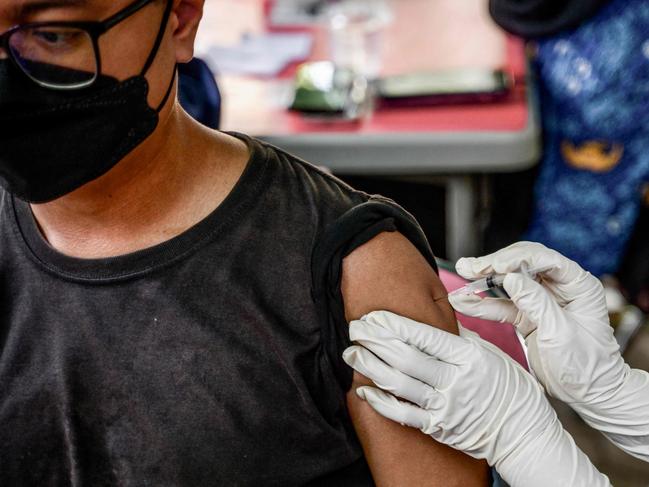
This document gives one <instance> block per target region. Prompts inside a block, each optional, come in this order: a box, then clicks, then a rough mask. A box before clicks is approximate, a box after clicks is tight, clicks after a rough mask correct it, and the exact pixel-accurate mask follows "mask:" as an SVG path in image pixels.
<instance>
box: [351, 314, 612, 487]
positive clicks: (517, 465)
mask: <svg viewBox="0 0 649 487" xmlns="http://www.w3.org/2000/svg"><path fill="white" fill-rule="evenodd" d="M460 331H461V335H462V336H459V337H458V336H455V335H452V334H450V333H446V332H444V331H442V330H439V329H437V328H432V327H430V326H427V325H423V324H421V323H417V322H414V321H412V320H409V319H407V318H403V317H400V316H397V315H394V314H392V313H389V312H374V313H371V314H369V315H368V316H366V317H364V318H363V319H362V320H359V321H354V322H352V323H351V324H350V337H351V339H352V340H353V341H355V342H356V343H358V344H359V345H362V346H353V347H350V348H349V349H347V350H346V351H345V353H344V355H343V358H344V360H345V361H346V362H347V363H348V364H349V365H350V366H352V367H353V368H355V369H356V370H357V371H358V372H360V373H361V374H363V375H365V376H366V377H368V378H370V379H371V380H373V381H374V383H375V384H376V385H377V386H378V387H380V388H381V389H383V390H384V391H387V392H389V393H391V394H388V393H386V392H384V391H382V390H380V389H376V388H372V387H362V388H359V389H358V390H357V393H358V394H359V396H360V397H361V398H363V399H365V400H367V402H368V403H369V404H370V405H371V406H372V407H373V408H374V409H375V410H376V411H377V412H378V413H380V414H382V415H383V416H386V417H387V418H389V419H392V420H394V421H397V422H399V423H402V424H405V425H408V426H411V427H414V428H417V429H420V430H421V431H422V432H424V433H426V434H428V435H430V436H432V437H433V438H434V439H435V440H437V441H439V442H441V443H444V444H446V445H449V446H451V447H453V448H456V449H458V450H461V451H464V452H466V453H467V454H469V455H471V456H473V457H474V458H483V459H486V460H487V461H488V462H489V464H490V465H493V466H495V468H496V469H497V470H498V472H499V473H500V474H501V475H502V476H503V478H504V479H505V480H506V481H507V482H508V483H510V484H511V485H513V486H526V487H534V486H547V485H566V486H568V485H570V486H580V485H584V486H586V485H588V486H597V485H609V482H608V479H607V478H606V477H605V476H603V475H602V474H600V473H599V472H597V470H596V469H595V468H594V467H593V466H592V464H591V463H590V461H589V460H588V458H587V457H586V456H585V455H584V454H583V453H582V452H581V451H580V450H579V449H578V448H577V446H576V445H575V443H574V441H573V440H572V438H571V437H570V435H568V434H567V433H566V432H565V431H564V429H563V427H562V426H561V424H560V422H559V421H558V419H557V416H556V413H555V412H554V410H553V409H552V407H551V406H550V404H549V403H548V402H547V400H546V398H545V396H544V394H543V391H542V389H541V388H540V387H539V385H538V383H537V382H536V381H535V380H534V378H533V377H531V376H530V375H529V374H528V373H527V372H526V371H525V370H524V369H523V368H522V367H520V366H519V365H518V364H517V363H516V362H514V361H513V360H512V359H510V358H509V357H507V356H506V355H505V354H504V353H503V352H501V351H500V350H499V349H498V348H496V347H494V346H493V345H491V344H489V343H487V342H485V341H484V340H482V339H481V338H480V337H479V336H478V335H476V334H475V333H473V332H470V331H468V330H465V329H463V328H461V327H460ZM395 396H398V397H400V398H403V399H406V400H407V401H409V403H407V402H403V401H400V400H398V399H397V398H396V397H395Z"/></svg>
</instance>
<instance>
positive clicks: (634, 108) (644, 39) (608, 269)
mask: <svg viewBox="0 0 649 487" xmlns="http://www.w3.org/2000/svg"><path fill="white" fill-rule="evenodd" d="M537 48H538V51H537V57H536V60H535V62H536V66H537V70H538V73H539V78H540V82H539V84H540V97H541V110H542V114H543V126H544V132H545V133H544V137H545V142H544V155H543V160H542V165H541V171H540V176H539V180H538V181H537V185H536V189H535V210H534V216H533V220H532V224H531V227H530V229H529V230H528V234H527V239H529V240H534V241H538V242H541V243H544V244H545V245H547V246H549V247H552V248H555V249H557V250H559V251H560V252H562V253H563V254H565V255H566V256H568V257H570V258H572V259H574V260H576V261H577V262H579V263H580V264H581V265H582V266H583V267H585V268H586V269H587V270H589V271H590V272H592V273H593V274H595V275H602V274H606V273H612V272H615V271H616V270H617V268H618V266H619V264H620V261H621V259H622V256H623V254H624V250H625V247H626V244H627V242H628V240H629V238H630V236H631V233H632V231H633V227H634V223H635V221H636V218H637V215H638V212H639V209H640V205H641V203H642V191H643V188H644V186H645V185H646V183H647V181H648V180H649V150H648V149H649V2H647V1H646V0H614V1H612V2H611V3H610V4H608V5H607V6H606V7H604V8H603V9H602V10H601V11H600V12H599V13H598V14H597V16H596V17H594V18H592V19H590V20H589V21H587V22H586V23H585V24H583V25H582V26H580V27H579V28H577V29H575V30H572V31H567V32H564V33H562V34H560V35H557V36H554V37H552V38H547V39H541V40H539V41H537ZM648 244H649V243H648Z"/></svg>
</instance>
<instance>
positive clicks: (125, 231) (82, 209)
mask: <svg viewBox="0 0 649 487" xmlns="http://www.w3.org/2000/svg"><path fill="white" fill-rule="evenodd" d="M247 158H248V151H247V149H246V147H245V144H243V142H240V141H238V140H236V139H233V138H231V137H229V136H226V135H223V134H220V133H216V132H213V131H211V130H209V129H206V128H205V127H203V126H201V125H199V124H198V123H197V122H195V121H193V120H191V119H190V118H189V116H188V115H187V114H186V113H184V112H183V111H182V110H181V109H179V108H178V107H175V108H174V109H173V110H172V112H171V114H170V115H169V116H168V117H167V118H166V120H165V122H164V124H161V125H160V126H159V127H158V128H157V129H156V131H155V132H154V134H152V135H151V137H149V138H148V139H147V140H146V141H145V142H144V143H143V144H141V145H140V146H139V147H138V148H137V149H136V150H135V151H133V152H132V153H131V154H129V155H128V156H127V157H126V158H124V159H123V160H122V161H121V162H120V163H119V164H117V165H116V166H115V167H114V168H113V169H112V170H111V171H109V172H108V173H107V174H105V175H104V176H102V177H101V178H99V179H97V180H95V181H92V182H91V183H88V184H86V185H85V186H83V187H82V188H80V189H78V190H76V191H74V192H73V193H70V194H68V195H66V196H64V197H62V198H59V199H57V200H55V201H53V202H50V203H45V204H39V205H32V211H33V213H34V216H35V218H36V221H37V223H38V225H39V228H40V229H41V232H42V234H43V236H44V237H45V238H46V239H47V240H48V242H49V243H50V245H52V246H53V247H54V248H55V249H57V250H59V251H60V252H62V253H64V254H66V255H70V256H73V257H79V258H103V257H113V256H117V255H123V254H127V253H131V252H135V251H137V250H142V249H145V248H148V247H151V246H153V245H156V244H159V243H162V242H164V241H166V240H169V239H171V238H173V237H175V236H177V235H179V234H181V233H183V232H184V231H186V230H187V229H188V228H190V227H191V226H193V225H195V224H196V223H198V222H199V221H200V220H202V219H203V218H205V217H206V216H207V215H208V214H209V213H211V212H212V211H213V210H214V209H215V208H216V207H217V206H218V205H219V204H220V203H221V202H222V201H223V200H224V199H225V198H226V196H227V195H228V194H229V192H230V191H231V189H232V188H233V187H234V185H235V184H236V182H237V181H238V179H239V177H240V175H241V173H242V172H243V169H244V167H245V164H246V161H247Z"/></svg>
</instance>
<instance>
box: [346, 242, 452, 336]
mask: <svg viewBox="0 0 649 487" xmlns="http://www.w3.org/2000/svg"><path fill="white" fill-rule="evenodd" d="M342 292H343V297H344V300H345V312H346V315H347V319H348V320H352V319H356V318H359V317H361V316H363V315H364V314H367V313H369V312H370V311H375V310H379V309H385V310H388V311H392V312H394V313H399V314H402V315H406V316H408V317H409V318H412V319H414V320H417V321H423V322H426V323H429V324H431V325H435V326H437V327H438V328H443V329H445V330H448V331H453V332H457V326H456V321H455V315H454V313H453V310H452V309H451V307H450V305H449V303H448V301H447V300H445V299H442V300H440V301H437V302H435V299H437V298H443V297H444V296H446V290H445V288H444V285H443V284H442V283H441V281H440V279H439V277H438V276H437V274H436V273H435V271H434V270H433V269H432V268H431V266H430V265H429V264H428V262H427V260H426V259H425V258H424V257H423V256H422V255H421V253H420V252H419V251H418V250H417V248H416V247H415V246H414V245H413V244H412V243H411V242H410V241H409V240H408V239H407V238H406V237H404V236H403V235H402V234H400V233H398V232H390V233H388V232H386V233H381V234H379V235H378V236H377V237H375V238H374V239H372V240H371V241H369V242H368V243H366V244H365V245H362V246H361V247H359V248H357V249H356V250H355V251H354V252H352V253H351V254H350V255H349V256H347V258H345V259H344V261H343V279H342ZM431 320H433V321H434V322H431Z"/></svg>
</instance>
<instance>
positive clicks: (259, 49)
mask: <svg viewBox="0 0 649 487" xmlns="http://www.w3.org/2000/svg"><path fill="white" fill-rule="evenodd" d="M312 47H313V35H312V34H310V33H308V32H290V33H270V34H261V35H247V36H244V37H243V38H242V39H241V42H240V43H239V44H237V45H235V46H212V47H210V48H209V49H208V50H207V52H206V54H205V61H206V62H207V63H208V64H209V65H210V66H211V67H212V68H214V70H216V71H217V72H220V73H228V74H244V75H252V76H268V77H272V76H276V75H277V74H279V73H280V72H281V71H282V70H283V69H284V68H285V67H286V66H288V65H289V64H291V63H293V62H299V61H304V60H306V59H307V58H308V57H309V54H310V53H311V48H312Z"/></svg>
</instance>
